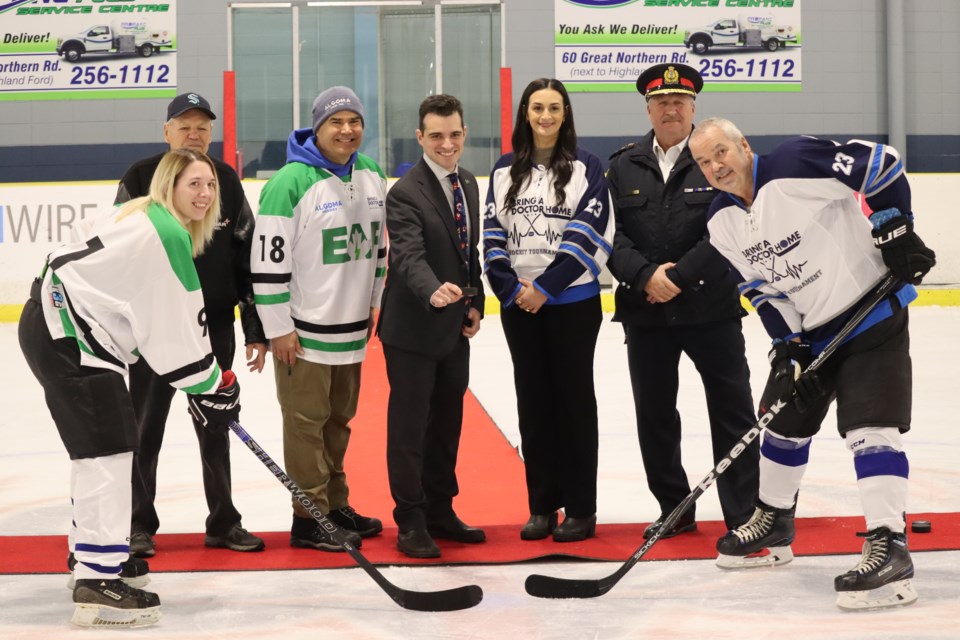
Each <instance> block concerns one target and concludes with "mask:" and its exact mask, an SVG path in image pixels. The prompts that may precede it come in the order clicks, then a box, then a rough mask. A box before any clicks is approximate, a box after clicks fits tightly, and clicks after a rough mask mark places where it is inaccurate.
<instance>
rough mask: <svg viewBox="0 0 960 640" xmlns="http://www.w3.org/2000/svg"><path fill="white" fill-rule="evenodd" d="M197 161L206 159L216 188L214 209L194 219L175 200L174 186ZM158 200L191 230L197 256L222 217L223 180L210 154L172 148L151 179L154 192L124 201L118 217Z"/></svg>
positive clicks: (144, 207) (144, 209) (212, 203)
mask: <svg viewBox="0 0 960 640" xmlns="http://www.w3.org/2000/svg"><path fill="white" fill-rule="evenodd" d="M194 162H203V163H204V164H206V165H207V166H208V167H210V171H211V172H212V173H213V178H214V182H215V183H216V189H215V192H214V197H213V201H212V202H211V204H210V209H209V210H207V214H206V215H205V216H203V220H191V219H190V218H188V217H186V216H185V215H183V214H182V213H180V212H179V211H177V209H176V207H175V206H174V204H173V190H174V187H176V186H177V181H178V180H179V179H180V174H182V173H183V172H184V171H185V170H186V169H187V167H189V166H190V165H191V164H193V163H194ZM154 202H155V203H157V204H159V205H161V206H162V207H163V208H164V209H166V210H167V211H168V212H169V213H170V214H171V215H172V216H173V217H174V218H176V219H177V221H178V222H180V224H182V225H183V228H184V229H186V230H187V232H188V233H189V234H190V238H191V239H192V241H193V257H197V256H198V255H200V254H201V253H203V250H204V248H206V246H207V243H209V242H210V238H212V237H213V232H214V230H215V229H216V228H217V222H219V221H220V181H219V180H217V168H216V166H214V164H213V160H211V159H210V157H209V156H207V154H205V153H203V152H202V151H198V150H196V149H190V148H187V147H184V148H181V149H176V150H174V151H168V152H167V153H165V154H164V155H163V158H162V159H161V160H160V164H159V165H157V169H156V171H154V172H153V180H151V181H150V195H148V196H143V197H141V198H134V199H133V200H130V201H129V202H126V203H124V204H123V205H121V207H120V211H119V213H118V214H117V220H122V219H123V218H125V217H127V216H129V215H131V214H133V213H136V212H138V211H146V210H147V207H149V206H150V204H151V203H154Z"/></svg>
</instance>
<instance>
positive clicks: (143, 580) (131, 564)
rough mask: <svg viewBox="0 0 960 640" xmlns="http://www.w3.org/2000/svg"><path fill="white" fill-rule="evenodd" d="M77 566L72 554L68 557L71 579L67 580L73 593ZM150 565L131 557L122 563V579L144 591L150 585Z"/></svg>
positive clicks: (68, 586) (68, 587)
mask: <svg viewBox="0 0 960 640" xmlns="http://www.w3.org/2000/svg"><path fill="white" fill-rule="evenodd" d="M75 566H77V559H76V558H75V557H74V556H73V553H72V552H71V553H70V555H69V556H67V569H69V570H70V579H69V580H67V589H70V590H71V591H72V590H73V588H74V587H75V586H76V581H75V580H74V577H73V568H74V567H75ZM149 573H150V565H148V564H147V561H146V560H141V559H140V558H134V557H133V556H130V559H129V560H127V561H125V562H121V563H120V579H121V580H123V581H124V582H126V583H127V584H128V585H130V586H131V587H134V588H136V589H143V588H144V587H145V586H147V585H148V584H150V576H149Z"/></svg>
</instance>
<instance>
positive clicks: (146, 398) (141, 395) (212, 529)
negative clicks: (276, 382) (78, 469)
mask: <svg viewBox="0 0 960 640" xmlns="http://www.w3.org/2000/svg"><path fill="white" fill-rule="evenodd" d="M210 343H211V345H212V347H213V353H214V356H216V358H217V363H218V364H219V365H220V368H221V369H222V370H224V371H226V370H228V369H230V368H231V367H232V366H233V357H234V353H235V351H236V339H235V338H234V334H233V325H232V324H231V325H228V326H226V327H213V326H211V327H210ZM176 392H177V391H176V389H174V388H173V387H171V386H170V385H169V384H167V383H166V382H164V381H163V380H162V379H161V378H160V376H158V375H157V374H156V372H154V371H153V370H152V369H151V368H150V365H148V364H147V363H146V361H144V360H143V358H141V359H140V360H139V361H137V363H136V364H134V365H133V366H131V367H130V395H131V397H132V398H133V408H134V411H135V413H136V416H137V424H138V426H139V433H140V450H139V452H138V453H137V455H136V456H134V458H133V517H132V522H131V527H130V529H131V532H144V533H149V534H150V535H154V534H156V532H157V529H159V528H160V518H159V517H158V516H157V510H156V507H155V506H154V500H155V499H156V496H157V463H158V462H159V458H160V447H161V445H162V444H163V432H164V429H165V428H166V424H167V415H168V414H169V413H170V403H171V402H172V401H173V396H174V395H175V394H176ZM184 413H185V414H186V412H184ZM177 417H178V418H179V420H178V422H182V421H184V419H185V418H186V415H182V416H177ZM193 429H194V431H195V432H196V434H197V440H198V441H199V442H200V460H201V462H202V464H203V491H204V494H205V495H206V498H207V508H208V509H209V510H210V515H209V516H207V522H206V533H207V535H211V536H222V535H224V534H226V533H227V532H228V531H229V530H230V529H231V528H232V527H233V525H235V524H238V523H239V522H240V513H239V512H238V511H237V509H236V508H235V507H234V506H233V498H232V496H231V492H232V490H231V479H230V431H229V429H226V428H225V427H219V428H205V427H203V426H201V425H199V424H197V423H196V422H194V423H193Z"/></svg>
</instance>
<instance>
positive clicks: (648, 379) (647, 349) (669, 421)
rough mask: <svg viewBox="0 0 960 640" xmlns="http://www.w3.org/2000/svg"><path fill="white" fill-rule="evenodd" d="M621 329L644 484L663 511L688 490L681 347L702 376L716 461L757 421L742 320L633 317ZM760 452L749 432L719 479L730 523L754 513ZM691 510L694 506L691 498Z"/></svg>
mask: <svg viewBox="0 0 960 640" xmlns="http://www.w3.org/2000/svg"><path fill="white" fill-rule="evenodd" d="M625 329H626V332H627V359H628V362H629V365H630V380H631V383H632V385H633V400H634V404H635V407H636V412H637V434H638V436H639V439H640V455H641V457H642V458H643V467H644V470H645V471H646V474H647V486H649V487H650V492H651V493H653V496H654V497H655V498H656V499H657V502H658V503H659V504H660V511H661V513H665V514H666V513H670V512H671V511H673V509H674V508H675V507H676V506H677V505H678V504H680V503H681V502H682V501H683V499H684V498H685V497H687V494H689V493H690V484H689V482H688V481H687V474H686V471H684V468H683V464H682V463H681V460H680V437H681V421H680V412H679V411H677V392H678V388H679V384H680V376H679V365H680V355H681V354H683V353H685V354H687V356H688V357H689V358H690V360H691V361H693V364H694V366H695V367H696V368H697V372H698V373H699V374H700V378H701V380H702V381H703V389H704V392H705V394H706V403H707V416H708V418H709V421H710V441H711V444H712V446H713V459H714V463H715V464H716V463H717V462H719V461H720V459H721V458H723V457H724V456H725V455H726V454H727V453H729V452H730V450H731V449H732V448H733V446H734V445H735V444H736V442H737V440H739V439H740V438H741V437H742V436H743V434H744V433H746V431H747V430H748V429H749V428H750V427H752V426H753V424H754V423H755V422H756V416H755V414H754V410H753V399H752V398H751V396H750V369H749V367H748V366H747V359H746V356H745V353H744V351H745V345H744V339H743V330H742V329H743V328H742V325H741V322H740V320H739V319H736V320H726V321H722V322H712V323H709V324H701V325H686V326H672V327H641V326H635V325H631V326H627V327H625ZM759 460H760V448H759V444H758V443H757V441H756V440H754V441H753V443H751V445H750V446H749V447H748V448H747V449H746V450H745V451H744V452H743V453H741V454H740V456H739V458H737V461H736V462H735V463H734V464H733V465H731V466H730V468H729V469H727V471H726V472H725V473H724V474H723V475H721V476H720V477H719V478H718V480H717V492H718V495H719V497H720V507H721V509H722V510H723V519H724V520H725V521H726V524H727V526H728V527H730V528H734V527H737V526H739V525H741V524H743V523H744V522H746V521H747V520H749V518H750V515H751V514H752V513H753V501H754V498H756V496H757V492H758V489H759V478H760V471H759ZM698 480H699V478H698ZM691 511H694V512H695V511H696V509H695V506H694V508H692V509H691Z"/></svg>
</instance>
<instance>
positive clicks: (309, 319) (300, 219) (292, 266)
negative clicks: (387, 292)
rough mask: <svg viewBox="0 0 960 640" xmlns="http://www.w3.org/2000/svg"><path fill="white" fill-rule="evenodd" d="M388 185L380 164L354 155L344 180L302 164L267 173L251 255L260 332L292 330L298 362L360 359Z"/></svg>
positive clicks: (375, 291) (374, 303)
mask: <svg viewBox="0 0 960 640" xmlns="http://www.w3.org/2000/svg"><path fill="white" fill-rule="evenodd" d="M386 193H387V182H386V178H385V177H384V174H383V171H382V170H381V169H380V167H379V166H378V165H377V163H376V162H374V161H373V160H372V159H371V158H368V157H367V156H364V155H362V154H357V159H356V162H355V164H354V166H353V170H352V172H351V173H350V174H348V175H347V176H346V177H344V178H339V177H337V176H335V175H333V174H332V173H330V172H329V171H327V170H325V169H323V168H321V167H319V166H313V165H310V164H305V163H303V162H289V163H288V164H286V165H285V166H284V167H283V168H282V169H281V170H280V171H279V172H277V174H276V175H274V176H273V177H272V178H270V180H269V181H268V182H267V184H266V185H265V186H264V188H263V191H262V193H261V195H260V210H259V212H258V214H257V223H256V228H255V231H254V238H253V247H252V250H251V256H250V271H251V274H252V279H253V292H254V301H255V302H256V304H257V312H258V313H259V314H260V319H261V321H262V322H263V329H264V333H265V334H266V336H267V338H276V337H279V336H284V335H287V334H289V333H290V332H292V331H294V329H296V331H297V334H298V336H299V340H300V345H301V346H302V347H303V351H304V352H303V354H302V355H301V356H300V357H302V358H303V359H305V360H308V361H310V362H317V363H322V364H331V365H339V364H352V363H356V362H361V361H362V360H363V358H364V355H365V353H366V344H367V320H368V318H369V316H370V309H371V308H373V307H379V306H380V294H381V292H382V291H383V278H384V273H385V271H386V266H385V265H386V246H385V244H384V228H385V219H386V218H385V209H384V200H385V199H386Z"/></svg>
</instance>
